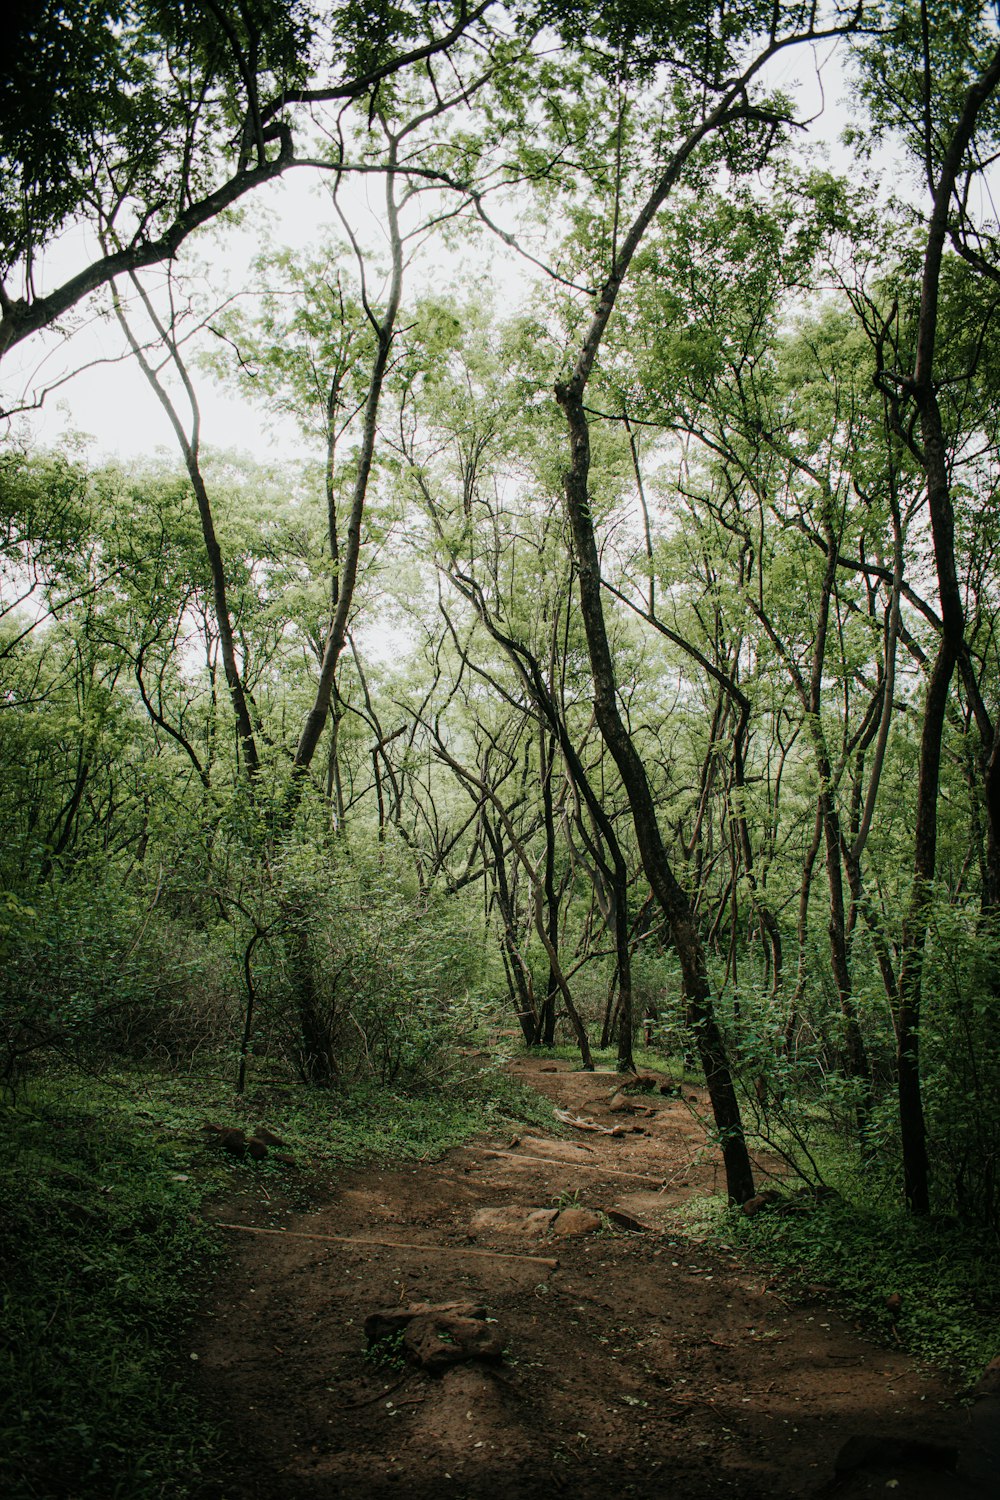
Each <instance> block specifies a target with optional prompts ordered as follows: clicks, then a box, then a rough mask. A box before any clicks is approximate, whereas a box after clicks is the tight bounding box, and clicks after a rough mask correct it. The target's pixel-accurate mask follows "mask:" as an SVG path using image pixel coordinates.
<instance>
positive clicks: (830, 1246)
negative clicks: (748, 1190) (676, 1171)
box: [683, 1197, 1000, 1384]
mask: <svg viewBox="0 0 1000 1500" xmlns="http://www.w3.org/2000/svg"><path fill="white" fill-rule="evenodd" d="M792 1201H793V1202H796V1203H798V1202H803V1203H805V1202H806V1201H807V1200H804V1199H803V1200H792ZM683 1218H684V1223H685V1226H686V1228H687V1229H688V1231H689V1232H691V1231H694V1232H695V1233H697V1234H699V1235H701V1236H703V1237H705V1238H708V1239H711V1240H714V1241H715V1242H716V1243H718V1242H720V1241H724V1242H725V1243H726V1244H728V1245H738V1246H740V1247H742V1248H743V1249H745V1250H747V1251H748V1252H749V1253H750V1254H751V1255H752V1256H753V1258H754V1260H755V1261H760V1262H764V1263H766V1264H769V1265H771V1266H773V1267H775V1268H777V1269H779V1270H781V1271H782V1272H784V1273H785V1275H786V1276H787V1277H788V1279H789V1283H790V1289H791V1290H792V1291H794V1290H795V1288H796V1287H799V1288H801V1287H804V1286H806V1285H809V1286H816V1285H819V1286H821V1287H823V1288H824V1292H825V1293H828V1294H829V1299H830V1301H831V1303H833V1304H835V1305H839V1306H840V1307H842V1308H843V1309H844V1310H845V1311H846V1312H848V1313H850V1314H853V1315H854V1316H855V1317H856V1318H857V1319H858V1321H859V1323H860V1325H861V1328H862V1330H863V1331H864V1332H865V1333H866V1334H869V1335H871V1336H873V1337H876V1338H879V1339H881V1340H882V1341H884V1342H886V1343H890V1342H891V1343H896V1342H898V1343H899V1344H901V1345H902V1346H903V1347H904V1348H906V1349H908V1350H909V1351H910V1352H911V1353H913V1354H915V1355H916V1356H917V1357H918V1358H920V1359H923V1360H926V1361H927V1362H928V1363H930V1364H934V1365H937V1366H939V1367H941V1368H943V1369H945V1370H947V1371H948V1372H949V1373H950V1374H952V1375H953V1376H955V1377H957V1378H958V1379H959V1380H964V1381H965V1382H967V1383H968V1384H972V1383H974V1382H975V1380H976V1378H977V1377H978V1375H979V1374H980V1373H981V1371H982V1369H983V1367H984V1366H985V1365H986V1364H987V1363H988V1362H989V1360H990V1359H992V1358H993V1357H994V1356H996V1355H998V1354H1000V1250H998V1247H997V1244H996V1241H995V1239H993V1238H992V1237H990V1236H988V1235H985V1234H982V1233H980V1232H978V1231H976V1230H975V1229H972V1228H970V1227H969V1226H965V1225H961V1224H958V1223H954V1222H944V1221H940V1220H920V1219H914V1218H911V1217H909V1216H908V1215H906V1214H905V1213H904V1212H903V1211H902V1210H900V1209H896V1208H895V1207H894V1206H888V1205H886V1204H885V1203H884V1202H878V1203H868V1202H864V1201H860V1200H859V1199H858V1198H855V1199H854V1200H853V1201H852V1200H849V1199H847V1198H846V1197H830V1198H824V1199H820V1200H817V1201H808V1206H806V1207H803V1208H802V1209H801V1210H800V1211H792V1212H781V1211H780V1210H779V1211H776V1210H775V1209H774V1208H769V1209H765V1210H763V1211H762V1212H761V1213H759V1214H757V1215H755V1216H754V1217H753V1218H748V1217H747V1216H746V1215H745V1214H743V1213H742V1212H740V1211H738V1210H736V1211H731V1210H729V1209H728V1208H727V1206H726V1205H725V1203H724V1202H723V1201H722V1200H721V1199H711V1200H704V1199H703V1200H700V1202H699V1203H697V1204H693V1205H690V1206H689V1207H688V1209H687V1210H686V1211H685V1212H684V1214H683ZM892 1296H898V1297H899V1298H900V1299H901V1306H900V1307H899V1309H898V1311H894V1312H890V1310H889V1309H888V1307H887V1305H886V1302H887V1299H888V1298H889V1297H892Z"/></svg>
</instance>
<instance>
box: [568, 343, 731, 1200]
mask: <svg viewBox="0 0 1000 1500" xmlns="http://www.w3.org/2000/svg"><path fill="white" fill-rule="evenodd" d="M585 385H586V378H585V374H584V372H583V371H582V370H581V369H580V368H579V367H578V370H577V372H576V373H575V375H574V377H573V379H572V380H570V381H568V382H566V383H565V384H563V383H560V384H559V385H558V386H557V387H556V397H557V399H558V401H559V404H560V406H561V407H562V408H563V411H564V412H565V414H566V421H567V424H568V427H569V437H570V467H569V469H568V470H567V472H566V476H565V486H566V509H567V513H568V516H569V521H570V526H571V529H572V533H573V543H574V549H575V552H576V561H577V568H578V578H579V585H580V604H581V611H582V615H583V622H584V629H585V631H586V636H587V645H588V650H589V654H590V664H591V673H592V676H593V682H594V706H595V712H596V715H597V723H598V726H599V728H600V730H601V734H602V735H603V737H604V741H605V744H606V745H607V746H608V749H609V750H610V752H611V755H612V758H613V759H614V762H615V764H616V766H617V767H618V772H619V775H620V776H621V778H622V784H623V786H624V787H625V792H626V795H627V797H628V800H629V806H630V807H631V810H632V820H633V824H634V826H635V832H636V839H637V841H638V845H639V854H640V858H641V859H642V865H643V869H644V870H645V872H646V878H647V879H648V881H649V883H650V886H651V887H652V889H653V891H654V893H655V895H656V898H657V901H658V902H659V904H660V906H661V908H662V910H663V912H664V915H665V916H666V917H667V920H668V922H669V923H670V930H671V935H672V937H673V941H674V946H675V947H676V949H677V954H678V957H679V959H680V963H681V974H682V977H683V985H684V996H685V1001H686V1005H687V1020H688V1026H689V1027H690V1030H691V1032H692V1035H693V1036H694V1039H695V1045H696V1046H697V1049H698V1055H699V1058H700V1061H701V1065H702V1069H703V1070H704V1074H705V1082H706V1084H707V1086H708V1091H709V1097H710V1099H711V1102H712V1111H713V1114H714V1117H715V1124H716V1129H717V1131H718V1135H719V1142H720V1145H721V1148H722V1155H723V1161H724V1163H725V1169H726V1186H727V1190H728V1193H729V1197H730V1200H731V1201H732V1202H734V1203H743V1202H745V1201H746V1200H747V1199H748V1198H750V1197H752V1196H753V1192H754V1181H753V1170H752V1168H751V1165H750V1156H749V1152H748V1151H747V1147H746V1140H745V1138H744V1134H743V1121H742V1118H741V1116H740V1108H739V1103H738V1100H737V1098H736V1090H735V1088H734V1086H733V1081H732V1076H731V1074H730V1071H729V1063H728V1059H727V1057H726V1051H725V1046H724V1043H723V1040H722V1034H721V1032H720V1030H719V1026H718V1023H717V1021H716V1018H715V1012H714V1008H713V1004H712V992H711V985H710V982H709V977H708V966H707V963H706V958H705V952H704V948H703V946H702V943H701V939H700V937H699V934H698V929H697V925H696V923H695V920H694V916H693V913H692V911H691V904H690V902H689V900H688V897H687V893H686V892H685V891H684V889H683V888H682V886H681V885H680V884H679V882H678V881H677V879H676V877H675V875H674V872H673V869H672V867H671V864H670V860H669V858H668V856H667V851H666V848H665V847H664V844H663V840H662V838H661V836H660V830H659V825H658V823H657V818H656V808H655V805H654V803H653V797H652V792H651V790H650V786H649V782H648V780H647V777H646V771H645V767H644V766H643V764H642V761H641V759H640V758H639V755H638V752H637V751H636V748H635V745H634V744H633V742H632V738H631V736H630V735H629V733H628V730H627V729H626V727H625V723H624V721H623V719H622V717H621V714H620V712H619V709H618V696H617V687H616V683H615V676H614V666H613V660H612V655H611V647H610V644H609V642H608V637H607V629H606V626H605V620H604V607H603V601H602V598H601V570H600V560H599V558H598V553H597V542H596V538H595V535H594V524H593V516H592V514H591V509H590V497H589V493H588V485H589V475H590V431H589V426H588V423H587V417H586V413H585V411H584V405H583V393H584V389H585Z"/></svg>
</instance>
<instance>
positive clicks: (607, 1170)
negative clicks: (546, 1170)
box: [485, 1150, 663, 1187]
mask: <svg viewBox="0 0 1000 1500" xmlns="http://www.w3.org/2000/svg"><path fill="white" fill-rule="evenodd" d="M485 1154H486V1155H487V1156H501V1157H503V1158H505V1160H507V1161H540V1162H541V1163H542V1164H543V1166H546V1167H569V1168H571V1170H573V1171H578V1172H603V1173H604V1175H605V1177H634V1178H635V1179H636V1180H637V1181H638V1182H655V1183H656V1185H657V1187H661V1186H662V1185H663V1178H662V1177H651V1176H650V1174H649V1173H648V1172H626V1171H625V1170H624V1169H623V1168H622V1167H600V1166H595V1165H593V1164H592V1163H591V1162H589V1161H563V1160H562V1159H561V1158H558V1157H554V1156H528V1155H527V1154H526V1153H525V1152H523V1151H493V1150H487V1151H486V1153H485Z"/></svg>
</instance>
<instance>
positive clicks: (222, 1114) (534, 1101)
mask: <svg viewBox="0 0 1000 1500" xmlns="http://www.w3.org/2000/svg"><path fill="white" fill-rule="evenodd" d="M547 1118H548V1107H547V1105H546V1104H545V1103H544V1101H541V1100H539V1098H538V1096H537V1095H535V1094H533V1093H532V1092H531V1091H528V1090H524V1089H521V1088H519V1087H518V1086H517V1085H515V1084H512V1083H510V1081H509V1080H507V1079H506V1078H504V1077H502V1076H500V1075H498V1074H496V1073H493V1072H491V1071H489V1070H487V1071H476V1069H475V1066H474V1065H473V1064H471V1063H470V1064H468V1065H466V1066H465V1068H464V1070H463V1071H462V1072H456V1073H455V1074H454V1075H453V1076H452V1077H451V1078H450V1079H449V1083H448V1087H447V1089H445V1090H443V1091H441V1092H439V1093H435V1094H433V1095H428V1096H424V1097H420V1096H411V1095H404V1094H401V1093H391V1092H385V1091H378V1090H375V1089H367V1090H360V1091H353V1092H352V1093H350V1094H341V1093H337V1092H328V1093H321V1092H319V1091H315V1090H307V1089H304V1088H301V1087H299V1086H295V1085H289V1084H288V1083H287V1082H285V1081H283V1080H281V1079H280V1078H274V1079H272V1080H271V1081H270V1082H266V1083H261V1084H258V1085H257V1086H256V1087H255V1088H254V1090H253V1091H252V1092H251V1093H248V1094H247V1095H246V1096H244V1097H243V1098H240V1099H237V1098H236V1097H235V1096H234V1095H233V1094H232V1092H231V1088H230V1087H229V1085H228V1083H226V1082H224V1081H223V1080H222V1078H221V1074H220V1077H219V1078H214V1079H213V1078H205V1077H198V1078H196V1077H193V1076H183V1075H177V1074H161V1073H155V1072H151V1071H144V1072H130V1073H119V1074H117V1075H115V1074H111V1073H107V1074H105V1075H103V1076H102V1077H101V1078H85V1077H81V1076H80V1075H79V1074H76V1073H70V1072H68V1071H67V1072H64V1073H62V1074H60V1075H58V1076H51V1077H49V1078H48V1079H47V1080H45V1081H44V1082H36V1083H35V1084H33V1085H32V1086H30V1087H26V1088H25V1089H24V1090H23V1091H22V1092H21V1093H20V1094H19V1095H18V1097H17V1099H16V1100H15V1101H11V1100H6V1101H0V1129H2V1131H3V1137H4V1141H5V1151H4V1155H3V1159H2V1161H0V1286H2V1298H3V1302H2V1309H3V1316H2V1329H0V1493H2V1494H3V1495H4V1496H5V1497H9V1500H154V1497H155V1500H182V1497H184V1496H186V1495H189V1494H192V1493H194V1492H196V1491H197V1489H198V1488H199V1484H200V1479H201V1475H202V1474H203V1472H204V1471H205V1469H206V1467H207V1466H208V1464H209V1462H210V1459H211V1454H212V1448H213V1434H212V1432H211V1431H210V1430H209V1429H208V1427H207V1426H206V1423H205V1421H204V1420H203V1418H202V1417H201V1415H200V1414H199V1411H198V1409H197V1407H196V1404H195V1401H194V1399H193V1396H192V1393H191V1392H190V1391H189V1389H188V1388H187V1382H186V1375H187V1372H188V1370H189V1369H190V1364H189V1361H190V1350H189V1348H188V1347H187V1340H186V1337H185V1330H186V1329H187V1328H188V1327H189V1326H190V1320H191V1318H192V1317H193V1316H194V1314H195V1312H196V1310H197V1307H198V1304H199V1301H200V1299H201V1298H202V1297H203V1295H204V1293H205V1291H206V1290H207V1287H208V1285H209V1282H210V1277H211V1274H212V1264H213V1257H214V1253H215V1245H214V1242H213V1238H212V1234H211V1231H210V1228H209V1226H208V1225H207V1223H206V1221H205V1218H204V1216H203V1214H202V1210H201V1205H202V1203H203V1200H204V1199H205V1198H206V1197H207V1196H210V1195H211V1194H213V1193H217V1192H219V1191H222V1190H227V1189H231V1188H232V1186H233V1185H234V1184H238V1185H239V1186H240V1188H241V1190H246V1189H251V1190H252V1188H253V1187H254V1186H259V1187H260V1188H261V1198H262V1201H264V1195H265V1191H266V1192H267V1193H269V1194H271V1195H273V1194H274V1191H275V1187H276V1186H277V1185H278V1180H279V1179H280V1184H281V1187H282V1189H283V1191H284V1192H285V1195H286V1196H287V1197H291V1198H292V1199H294V1200H295V1201H297V1202H299V1203H305V1202H308V1201H310V1194H311V1192H312V1190H313V1188H314V1185H315V1184H316V1183H317V1181H321V1180H322V1178H323V1176H325V1175H327V1174H328V1169H330V1168H335V1167H336V1166H337V1165H349V1164H352V1163H360V1162H363V1161H380V1160H385V1161H398V1160H400V1159H403V1158H409V1159H414V1158H419V1157H423V1156H433V1155H439V1154H440V1153H441V1152H443V1151H445V1150H447V1149H448V1148H449V1147H450V1146H453V1145H456V1144H458V1143H459V1142H461V1141H462V1140H465V1139H467V1138H468V1136H469V1135H470V1134H472V1133H474V1132H477V1131H483V1130H494V1131H500V1130H503V1129H508V1128H510V1125H511V1123H512V1122H513V1121H514V1120H523V1119H530V1120H533V1121H535V1122H537V1123H541V1122H542V1120H543V1119H547ZM206 1120H212V1121H215V1122H216V1123H220V1124H224V1125H241V1126H250V1127H253V1126H255V1125H258V1124H261V1125H264V1124H266V1125H267V1126H269V1127H270V1128H271V1129H272V1130H275V1131H276V1132H277V1133H279V1134H280V1135H281V1136H282V1137H283V1138H284V1139H286V1140H287V1141H288V1144H289V1148H290V1150H291V1152H292V1154H293V1156H294V1157H295V1159H296V1162H297V1163H298V1169H297V1170H295V1171H292V1170H290V1169H289V1168H288V1167H285V1166H282V1165H280V1164H279V1163H277V1162H272V1161H265V1162H263V1163H261V1164H255V1163H252V1162H247V1163H237V1162H234V1161H232V1160H231V1159H230V1158H228V1157H226V1156H224V1155H223V1154H221V1153H219V1152H218V1151H216V1150H213V1149H212V1147H211V1146H210V1145H209V1144H208V1143H207V1142H206V1140H205V1138H204V1135H203V1132H202V1131H201V1126H202V1125H203V1124H204V1123H205V1121H206ZM312 1169H316V1171H315V1172H314V1171H313V1170H312ZM317 1174H318V1176H317Z"/></svg>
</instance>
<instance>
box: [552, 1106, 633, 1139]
mask: <svg viewBox="0 0 1000 1500" xmlns="http://www.w3.org/2000/svg"><path fill="white" fill-rule="evenodd" d="M552 1113H553V1114H554V1115H555V1117H556V1119H557V1120H561V1121H562V1123H563V1124H564V1125H571V1126H572V1127H573V1129H574V1130H595V1131H596V1132H597V1134H598V1135H614V1136H618V1137H619V1138H620V1137H621V1136H623V1135H625V1134H626V1132H625V1131H624V1130H623V1129H622V1127H621V1126H620V1125H598V1124H597V1122H596V1120H581V1119H580V1116H579V1115H571V1114H570V1112H569V1110H568V1109H554V1110H553V1111H552Z"/></svg>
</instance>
